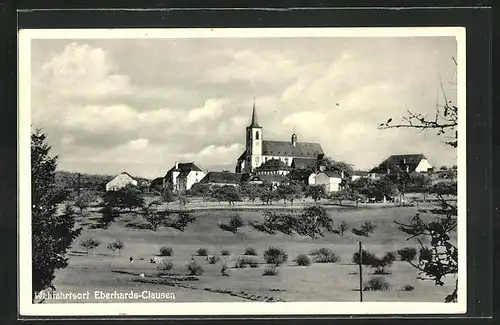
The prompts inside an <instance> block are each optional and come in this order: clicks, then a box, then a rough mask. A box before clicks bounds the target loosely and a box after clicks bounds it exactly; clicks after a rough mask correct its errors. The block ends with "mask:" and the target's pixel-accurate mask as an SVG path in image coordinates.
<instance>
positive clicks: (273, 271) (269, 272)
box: [262, 266, 278, 276]
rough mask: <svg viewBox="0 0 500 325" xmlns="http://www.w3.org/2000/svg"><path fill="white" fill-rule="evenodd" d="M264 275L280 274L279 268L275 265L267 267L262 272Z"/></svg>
mask: <svg viewBox="0 0 500 325" xmlns="http://www.w3.org/2000/svg"><path fill="white" fill-rule="evenodd" d="M262 275H265V276H273V275H278V270H277V269H276V267H275V266H272V267H269V268H266V269H265V270H264V272H263V273H262Z"/></svg>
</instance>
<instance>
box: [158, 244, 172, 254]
mask: <svg viewBox="0 0 500 325" xmlns="http://www.w3.org/2000/svg"><path fill="white" fill-rule="evenodd" d="M173 252H174V251H173V249H172V247H166V246H162V247H160V256H172V254H173Z"/></svg>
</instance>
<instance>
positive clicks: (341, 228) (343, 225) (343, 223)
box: [337, 220, 349, 236]
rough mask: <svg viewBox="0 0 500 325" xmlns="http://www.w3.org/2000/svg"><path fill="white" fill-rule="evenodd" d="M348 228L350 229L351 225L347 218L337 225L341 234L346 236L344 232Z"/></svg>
mask: <svg viewBox="0 0 500 325" xmlns="http://www.w3.org/2000/svg"><path fill="white" fill-rule="evenodd" d="M347 229H349V227H348V226H347V222H345V220H342V222H341V223H340V225H338V226H337V230H338V232H339V233H340V236H344V232H345V231H346V230H347Z"/></svg>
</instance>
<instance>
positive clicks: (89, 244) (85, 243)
mask: <svg viewBox="0 0 500 325" xmlns="http://www.w3.org/2000/svg"><path fill="white" fill-rule="evenodd" d="M99 245H101V242H100V241H99V240H98V239H94V238H92V237H88V238H87V239H84V240H82V241H81V242H80V246H81V247H82V248H84V249H85V250H86V251H87V255H89V251H91V250H93V249H94V248H97V247H99Z"/></svg>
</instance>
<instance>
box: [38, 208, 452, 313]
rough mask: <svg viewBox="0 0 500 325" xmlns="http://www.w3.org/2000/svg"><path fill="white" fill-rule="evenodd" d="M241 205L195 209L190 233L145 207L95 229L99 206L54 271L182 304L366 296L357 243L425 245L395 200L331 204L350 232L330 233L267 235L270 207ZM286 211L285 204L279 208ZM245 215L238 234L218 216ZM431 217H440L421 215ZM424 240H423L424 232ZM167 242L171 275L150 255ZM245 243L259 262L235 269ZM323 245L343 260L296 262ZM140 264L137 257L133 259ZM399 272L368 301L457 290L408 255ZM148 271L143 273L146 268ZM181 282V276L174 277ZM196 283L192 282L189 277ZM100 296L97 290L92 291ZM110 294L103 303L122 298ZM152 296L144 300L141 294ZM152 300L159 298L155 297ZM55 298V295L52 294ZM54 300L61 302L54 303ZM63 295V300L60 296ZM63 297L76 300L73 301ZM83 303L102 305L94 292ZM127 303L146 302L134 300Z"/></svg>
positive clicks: (67, 281)
mask: <svg viewBox="0 0 500 325" xmlns="http://www.w3.org/2000/svg"><path fill="white" fill-rule="evenodd" d="M238 208H239V209H238V210H237V211H234V210H231V209H229V208H228V207H223V208H222V207H221V208H220V209H216V208H215V207H213V208H211V209H204V210H197V209H196V207H194V208H191V210H194V212H192V213H193V215H195V216H196V221H195V222H194V223H192V224H189V225H188V226H187V227H186V229H185V230H184V231H179V230H176V229H173V228H165V227H160V228H158V230H157V231H152V230H149V229H143V228H144V227H143V226H144V225H145V224H146V223H145V221H144V219H143V217H142V216H141V215H140V214H138V213H124V214H122V215H121V216H120V218H119V219H118V220H117V221H115V222H114V223H112V224H111V225H110V226H109V227H108V228H107V229H92V225H93V224H95V223H96V222H97V219H98V218H100V213H98V212H96V211H90V212H89V213H88V215H87V216H86V217H84V218H83V219H82V220H80V221H79V223H80V224H81V225H83V226H84V230H83V232H82V234H81V236H80V237H79V238H78V239H77V240H76V241H75V243H74V245H73V247H72V249H71V252H70V254H69V255H70V259H69V266H68V267H67V268H65V269H63V270H59V271H57V273H56V278H55V281H54V285H55V287H56V289H57V290H58V291H66V292H67V291H73V292H85V291H86V290H89V291H90V292H91V296H92V292H94V290H102V291H105V292H112V291H114V290H117V291H120V292H126V291H130V290H134V291H143V290H148V291H151V292H173V293H174V294H175V300H170V299H163V300H154V302H158V301H166V302H167V301H175V302H202V301H205V302H207V301H209V302H228V301H276V300H278V301H339V302H340V301H358V299H359V291H358V289H359V277H358V274H357V271H358V266H357V265H355V264H352V262H351V258H352V254H353V253H354V252H355V251H357V248H358V246H357V245H358V244H357V243H358V241H359V240H362V243H363V246H364V248H365V249H366V250H368V251H370V252H373V253H375V254H377V255H380V256H381V255H383V254H385V253H386V252H388V251H395V250H397V249H399V248H402V247H405V246H413V247H416V248H418V246H417V243H416V241H413V240H412V241H406V239H407V237H408V235H406V234H405V233H403V232H401V231H400V230H399V229H398V226H397V225H396V224H395V223H394V220H398V221H401V222H405V221H407V222H409V221H410V220H411V218H412V217H413V216H414V214H415V213H416V212H417V208H415V207H395V206H392V205H387V206H381V205H375V206H373V205H372V206H365V205H361V206H360V207H358V208H355V207H338V206H327V209H328V213H329V214H330V215H331V216H332V217H333V219H334V221H335V224H339V223H340V222H341V221H343V220H344V221H346V222H347V224H348V226H349V230H347V231H346V232H345V233H344V235H343V236H340V235H339V234H334V233H328V232H326V233H325V236H324V237H322V238H319V239H311V238H309V237H303V236H297V235H285V234H282V233H278V234H274V235H271V234H267V233H264V232H261V231H258V230H256V229H255V228H254V227H253V226H251V225H249V223H250V222H252V221H259V220H260V221H262V219H263V212H264V211H265V210H266V209H267V208H266V207H262V206H260V207H259V206H252V207H251V208H247V209H244V208H242V207H238ZM281 208H282V209H286V208H285V207H281ZM235 214H239V215H240V216H242V217H243V219H244V222H245V225H244V226H243V227H242V228H240V229H239V230H238V232H237V233H232V232H228V231H224V230H222V229H221V228H220V227H219V224H220V223H226V222H227V221H228V220H229V219H230V217H231V216H233V215H235ZM422 217H424V218H435V217H436V216H433V215H430V214H425V213H424V214H422ZM364 221H371V222H372V223H373V224H375V225H376V226H377V228H376V229H375V231H374V233H373V234H372V235H370V236H369V237H359V236H356V235H354V234H353V233H352V232H351V231H350V229H352V228H359V227H360V225H361V224H362V223H363V222H364ZM87 237H92V238H95V239H98V240H100V242H101V245H100V246H99V247H97V248H96V249H95V250H94V251H93V252H90V253H89V254H88V255H87V254H86V252H85V251H84V250H83V249H82V248H81V247H80V245H79V244H80V241H81V240H82V239H85V238H87ZM116 239H120V240H121V241H122V242H123V243H124V245H125V247H124V249H123V251H122V252H121V253H120V254H117V253H115V254H113V253H112V252H111V251H109V250H108V249H107V248H106V246H107V244H108V243H111V242H113V241H114V240H116ZM422 239H423V240H424V242H425V238H422ZM161 246H167V247H171V248H172V249H173V256H171V257H165V259H167V260H169V261H172V263H173V269H172V270H171V271H170V275H169V276H166V277H165V276H158V272H159V271H158V270H157V264H153V263H150V261H149V260H150V258H152V257H154V256H155V255H157V254H158V253H159V248H160V247H161ZM271 246H274V247H279V248H282V249H284V250H285V252H286V253H287V254H288V261H287V262H286V263H285V264H284V265H281V266H280V267H278V271H279V273H278V274H277V275H276V276H263V275H262V272H263V271H264V269H265V268H266V267H268V265H266V264H265V262H264V259H263V257H262V254H263V252H264V251H265V250H266V249H267V248H269V247H271ZM246 247H252V248H254V249H255V250H256V251H257V254H258V256H255V257H254V258H256V259H258V261H259V267H257V268H243V269H237V268H234V265H235V262H236V260H237V259H238V257H240V256H242V255H241V254H243V252H244V250H245V248H246ZM322 247H326V248H330V249H332V250H333V251H334V252H335V253H336V254H337V255H339V257H340V260H339V261H338V262H337V263H313V264H312V265H310V266H297V265H296V263H295V262H294V261H293V260H294V259H295V257H296V256H297V255H299V254H308V253H309V252H310V251H311V250H313V249H319V248H322ZM199 248H205V249H207V250H208V251H209V253H210V254H219V253H220V251H221V250H222V249H225V250H229V251H230V253H231V254H230V255H229V256H221V259H222V260H221V261H220V262H218V263H216V264H213V265H212V264H209V263H208V262H207V261H206V260H205V257H201V256H194V255H195V254H196V251H197V250H198V249H199ZM130 257H133V258H134V262H133V263H130V261H129V258H130ZM191 259H194V260H196V261H197V262H198V263H199V264H200V265H201V266H202V267H203V269H204V273H203V274H202V275H200V276H197V277H195V280H193V279H191V280H190V279H189V278H187V279H186V276H187V269H186V263H187V262H189V261H190V260H191ZM223 262H226V263H227V264H228V266H229V270H228V273H229V276H222V275H221V272H220V270H221V266H222V263H223ZM390 271H391V272H392V274H390V275H382V277H384V278H385V280H386V281H387V282H388V283H389V284H390V287H389V290H387V291H369V292H365V293H364V300H365V301H436V302H442V301H443V300H444V297H445V296H446V295H447V294H448V293H450V292H451V291H452V290H453V280H454V279H451V278H449V279H446V281H445V282H446V283H445V285H444V286H442V287H437V286H435V285H434V283H433V282H432V281H430V280H422V279H419V278H418V276H419V274H418V272H417V270H416V269H414V268H413V267H412V266H410V265H408V264H407V263H406V262H401V261H396V262H395V263H394V265H393V266H392V267H391V268H390ZM141 273H143V275H144V276H143V277H140V276H139V274H141ZM372 273H373V269H371V268H367V267H365V268H364V269H363V281H367V280H369V279H370V278H372V277H374V275H373V274H372ZM175 279H177V280H175ZM183 280H188V281H183ZM404 285H411V286H413V287H414V290H413V291H403V290H402V287H403V286H404ZM91 298H92V297H91ZM116 301H117V300H106V301H105V302H116ZM139 301H141V302H145V301H143V300H139ZM147 301H151V300H147ZM46 302H47V303H50V302H51V301H49V300H46ZM52 302H53V301H52ZM58 302H61V301H58ZM64 302H75V300H66V301H64ZM81 302H96V300H95V299H90V300H85V301H81ZM128 302H138V301H137V300H135V301H134V300H128Z"/></svg>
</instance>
